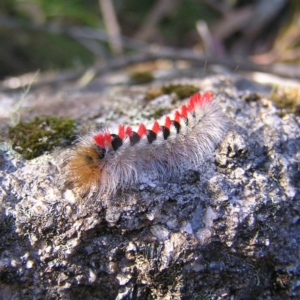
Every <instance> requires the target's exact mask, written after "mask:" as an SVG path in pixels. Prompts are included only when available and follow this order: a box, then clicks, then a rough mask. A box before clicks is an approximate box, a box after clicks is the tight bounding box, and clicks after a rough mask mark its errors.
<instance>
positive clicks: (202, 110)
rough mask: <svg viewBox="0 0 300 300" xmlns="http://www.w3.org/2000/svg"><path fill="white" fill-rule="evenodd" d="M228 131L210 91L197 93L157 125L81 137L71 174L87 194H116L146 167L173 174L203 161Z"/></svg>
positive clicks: (71, 162)
mask: <svg viewBox="0 0 300 300" xmlns="http://www.w3.org/2000/svg"><path fill="white" fill-rule="evenodd" d="M227 130H228V121H227V118H226V117H225V116H224V115H223V113H222V112H221V109H220V107H219V106H218V103H217V99H216V98H215V97H214V95H213V94H212V93H210V92H206V93H204V94H200V93H197V94H195V95H193V96H191V97H190V99H189V100H188V101H187V102H186V103H185V104H184V105H182V106H181V107H180V108H179V109H178V110H175V111H174V112H173V113H172V114H170V115H168V116H166V117H164V118H163V119H161V121H155V122H154V123H153V124H152V126H149V127H148V126H147V127H146V126H145V125H144V124H140V125H139V126H138V127H137V128H133V127H131V126H124V125H119V127H118V133H117V134H115V133H110V131H109V130H106V129H104V130H102V131H100V132H97V133H93V134H90V135H87V136H84V137H82V138H80V139H79V141H78V144H77V146H76V147H75V149H74V150H73V152H72V154H71V156H70V158H69V161H68V175H69V176H68V178H69V180H70V181H71V182H73V184H74V186H75V187H77V188H79V190H80V191H81V193H83V194H86V193H88V192H96V193H98V195H99V196H100V195H102V194H104V193H107V194H113V193H115V192H116V191H117V190H118V189H124V188H127V187H128V186H130V185H131V184H134V183H135V182H138V179H139V176H140V175H141V173H143V172H147V171H151V172H154V173H156V174H157V176H158V177H161V178H167V177H169V176H171V175H172V174H174V173H175V172H178V171H180V170H187V169H190V168H192V167H193V166H195V165H197V164H199V163H201V162H203V160H204V159H205V157H206V156H207V155H208V154H209V153H210V152H212V151H213V150H214V148H215V146H216V144H217V143H219V142H220V141H221V140H222V139H223V138H224V135H225V133H226V131H227Z"/></svg>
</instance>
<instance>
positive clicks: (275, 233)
mask: <svg viewBox="0 0 300 300" xmlns="http://www.w3.org/2000/svg"><path fill="white" fill-rule="evenodd" d="M240 81H241V78H240V77H238V76H237V75H235V76H230V77H229V76H228V77H227V76H209V77H207V78H206V79H201V78H200V79H197V80H196V79H189V78H186V79H181V80H177V81H176V82H179V83H189V84H193V85H195V86H197V87H199V89H200V90H211V91H213V92H214V93H215V94H216V95H218V96H219V97H220V106H221V108H222V110H223V112H224V114H225V115H226V116H227V117H228V118H229V120H230V122H231V129H230V130H229V131H228V133H227V135H226V137H225V139H224V141H223V142H222V143H221V144H220V145H218V146H217V148H216V150H215V152H214V153H212V155H211V156H210V157H207V159H206V161H205V162H203V164H201V165H200V166H195V168H194V169H192V170H188V171H186V172H183V173H180V174H178V175H176V176H173V177H172V178H170V179H168V180H166V181H164V182H162V181H159V180H158V179H157V178H153V177H151V174H150V175H149V178H148V177H147V178H140V183H139V184H137V185H135V186H130V187H128V190H126V191H124V192H122V193H121V192H120V193H118V194H117V195H115V196H113V197H111V198H107V197H106V196H105V195H103V197H100V198H97V199H95V198H93V197H91V198H89V199H87V198H80V196H79V195H77V194H76V192H75V191H74V190H72V189H71V187H70V186H66V185H65V184H64V180H65V178H64V174H65V173H64V172H65V164H64V160H65V159H66V157H68V155H69V153H70V149H68V148H60V149H55V150H54V151H52V152H51V153H45V154H44V155H43V156H40V157H38V158H36V159H33V160H30V161H26V160H24V159H22V157H21V156H20V155H19V154H17V153H16V152H15V151H13V150H12V149H11V146H10V143H9V141H8V140H6V141H3V143H2V144H1V145H0V200H1V202H0V221H1V224H0V295H1V296H0V299H3V300H8V299H23V300H25V299H30V300H32V299H243V300H246V299H299V298H300V257H299V245H300V234H299V232H300V195H299V187H300V170H299V163H300V119H299V117H297V116H295V115H293V114H287V115H284V116H282V115H281V114H280V113H279V111H278V110H277V109H276V108H275V106H274V105H273V104H272V102H271V101H269V100H268V99H267V98H266V97H264V96H263V95H259V94H255V92H256V91H255V90H252V91H251V92H246V91H242V90H240V89H239V88H238V84H237V82H240ZM169 82H170V81H169ZM172 82H175V81H174V80H173V81H172ZM155 84H156V83H155ZM157 84H159V83H157ZM99 86H100V83H99ZM96 87H97V81H95V82H94V83H93V84H91V85H90V86H87V87H85V88H78V89H75V88H74V87H70V86H69V87H65V88H64V89H63V88H62V89H61V90H60V91H59V92H56V93H55V92H53V91H49V90H43V91H40V90H36V91H33V92H32V93H31V94H30V95H29V96H28V98H27V100H26V105H27V106H26V107H27V109H28V107H30V105H31V103H35V101H37V99H39V97H40V98H43V99H47V97H49V99H54V100H53V102H51V101H48V102H47V101H44V102H43V101H42V102H41V103H40V104H39V105H37V104H36V103H35V104H34V107H37V108H38V111H43V110H42V109H41V107H43V105H44V111H45V112H46V113H51V111H52V110H53V111H56V110H57V108H58V107H59V103H60V101H61V103H64V106H63V107H62V109H61V110H60V112H59V114H61V115H63V114H64V115H68V116H71V117H74V118H75V119H76V120H77V122H78V124H80V125H79V126H78V128H79V129H78V130H79V131H80V132H84V131H85V130H88V129H90V128H88V129H86V128H85V127H88V125H86V124H90V125H89V126H90V127H92V126H94V125H93V124H95V123H96V122H98V123H103V122H104V121H105V124H106V125H107V126H108V127H111V126H112V127H114V126H115V125H118V124H119V123H122V124H124V123H126V124H133V123H139V122H140V121H141V120H145V119H146V120H147V119H148V120H149V121H150V120H152V119H153V116H152V114H154V112H155V110H157V109H158V108H159V109H161V110H163V111H164V112H165V113H168V112H169V111H171V110H172V109H174V108H176V107H177V106H180V103H181V102H180V100H177V99H176V97H175V96H174V95H163V96H160V97H158V98H155V99H153V100H151V101H149V100H148V101H146V100H144V95H145V93H146V91H147V89H148V88H149V86H141V87H134V86H131V87H124V86H123V87H116V86H108V87H106V88H102V89H101V90H100V91H99V90H97V88H96ZM250 90H251V87H250ZM41 93H42V96H41ZM7 97H8V96H7ZM79 99H83V101H82V102H80V101H79ZM87 99H90V102H88V100H87ZM51 103H54V104H53V107H51ZM26 107H25V108H24V111H23V112H24V116H25V117H26ZM34 107H33V110H34ZM68 107H69V108H70V109H69V110H68ZM51 109H52V110H51ZM91 124H92V125H91Z"/></svg>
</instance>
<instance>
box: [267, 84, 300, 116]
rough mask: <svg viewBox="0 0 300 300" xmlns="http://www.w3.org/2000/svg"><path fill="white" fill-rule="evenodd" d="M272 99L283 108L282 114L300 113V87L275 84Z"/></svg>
mask: <svg viewBox="0 0 300 300" xmlns="http://www.w3.org/2000/svg"><path fill="white" fill-rule="evenodd" d="M270 100H272V101H273V102H274V103H275V105H276V106H277V107H278V108H279V109H281V110H282V114H283V115H284V114H286V113H294V114H296V115H298V116H299V115H300V89H299V88H293V87H284V88H283V87H279V86H274V87H273V89H272V91H271V94H270Z"/></svg>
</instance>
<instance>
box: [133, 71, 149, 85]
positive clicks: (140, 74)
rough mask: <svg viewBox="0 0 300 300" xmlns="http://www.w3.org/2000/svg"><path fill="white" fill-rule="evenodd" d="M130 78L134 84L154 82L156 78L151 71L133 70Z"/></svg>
mask: <svg viewBox="0 0 300 300" xmlns="http://www.w3.org/2000/svg"><path fill="white" fill-rule="evenodd" d="M130 78H131V81H132V82H133V83H134V84H143V83H148V82H152V81H153V79H154V77H153V75H152V73H151V72H149V71H137V72H133V73H131V75H130Z"/></svg>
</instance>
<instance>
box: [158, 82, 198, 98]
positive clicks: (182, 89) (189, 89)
mask: <svg viewBox="0 0 300 300" xmlns="http://www.w3.org/2000/svg"><path fill="white" fill-rule="evenodd" d="M162 92H163V93H164V94H172V93H175V94H176V95H177V96H178V98H179V99H185V98H188V97H190V96H192V95H193V94H195V93H197V92H199V89H198V88H197V87H195V86H193V85H190V84H170V85H165V86H163V87H162Z"/></svg>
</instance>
